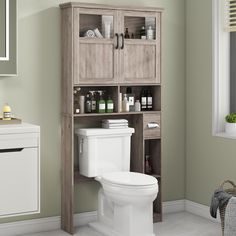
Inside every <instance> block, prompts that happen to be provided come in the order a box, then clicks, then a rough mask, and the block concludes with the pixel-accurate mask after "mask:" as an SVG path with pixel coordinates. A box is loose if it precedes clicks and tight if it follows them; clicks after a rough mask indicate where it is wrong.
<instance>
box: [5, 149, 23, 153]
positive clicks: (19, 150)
mask: <svg viewBox="0 0 236 236" xmlns="http://www.w3.org/2000/svg"><path fill="white" fill-rule="evenodd" d="M23 149H24V148H8V149H0V153H6V152H21V151H22V150H23Z"/></svg>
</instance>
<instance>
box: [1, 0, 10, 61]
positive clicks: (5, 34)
mask: <svg viewBox="0 0 236 236" xmlns="http://www.w3.org/2000/svg"><path fill="white" fill-rule="evenodd" d="M8 60H9V0H0V61H8Z"/></svg>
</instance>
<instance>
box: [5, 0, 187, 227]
mask: <svg viewBox="0 0 236 236" xmlns="http://www.w3.org/2000/svg"><path fill="white" fill-rule="evenodd" d="M62 2H63V1H58V0H40V1H38V0H21V1H18V7H19V38H18V52H19V58H18V59H19V72H18V73H19V75H18V76H17V77H12V78H0V106H2V105H3V104H4V103H5V102H8V103H9V104H10V105H11V107H12V109H13V112H14V113H15V114H16V115H17V117H21V118H22V119H23V121H25V122H30V123H34V124H38V125H40V126H41V203H42V204H41V205H42V211H41V214H39V215H34V216H26V217H19V218H10V219H4V220H1V221H0V223H1V222H6V221H15V220H23V219H32V218H39V217H47V216H56V215H59V214H60V141H61V140H60V128H61V119H60V97H61V92H60V80H61V74H60V71H61V64H60V59H61V53H60V45H61V40H60V10H59V8H58V4H59V3H62ZM84 2H96V3H107V4H121V5H126V4H127V5H135V6H136V5H139V6H158V7H164V8H165V12H164V17H163V43H162V59H163V60H162V79H163V85H162V91H163V92H162V102H163V104H162V107H163V116H162V117H163V119H162V130H163V143H162V144H163V145H162V153H163V156H162V157H163V158H162V159H163V162H162V168H163V186H162V188H163V200H164V201H168V200H177V199H183V198H184V195H185V122H186V121H185V1H184V0H129V1H127V0H116V1H108V0H107V1H106V0H100V1H99V0H97V1H84ZM9 171H11V170H9ZM98 187H99V186H98V184H97V183H84V184H80V185H78V186H77V187H76V211H77V212H83V211H92V210H95V209H96V204H97V201H96V194H97V190H98ZM16 197H17V196H16Z"/></svg>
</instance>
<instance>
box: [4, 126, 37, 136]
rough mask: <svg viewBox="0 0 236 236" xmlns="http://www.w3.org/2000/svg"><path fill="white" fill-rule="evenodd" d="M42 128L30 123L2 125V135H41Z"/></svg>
mask: <svg viewBox="0 0 236 236" xmlns="http://www.w3.org/2000/svg"><path fill="white" fill-rule="evenodd" d="M39 132H40V127H39V126H38V125H32V124H28V123H22V124H12V125H0V135H1V134H18V133H39Z"/></svg>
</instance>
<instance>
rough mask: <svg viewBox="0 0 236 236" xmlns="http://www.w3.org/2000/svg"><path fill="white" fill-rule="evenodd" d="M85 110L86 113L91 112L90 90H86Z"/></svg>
mask: <svg viewBox="0 0 236 236" xmlns="http://www.w3.org/2000/svg"><path fill="white" fill-rule="evenodd" d="M85 112H86V113H91V112H92V100H91V93H90V92H88V94H87V95H86V101H85Z"/></svg>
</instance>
